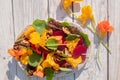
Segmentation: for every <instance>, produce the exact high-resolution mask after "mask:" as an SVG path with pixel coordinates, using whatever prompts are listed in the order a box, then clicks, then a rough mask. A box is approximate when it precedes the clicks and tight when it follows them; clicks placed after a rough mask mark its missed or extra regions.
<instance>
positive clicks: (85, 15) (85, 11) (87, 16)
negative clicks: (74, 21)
mask: <svg viewBox="0 0 120 80" xmlns="http://www.w3.org/2000/svg"><path fill="white" fill-rule="evenodd" d="M78 19H79V20H80V21H81V23H82V25H83V26H85V24H86V23H87V21H89V20H93V19H94V16H93V11H92V7H91V6H89V5H88V6H83V7H82V14H81V15H80V16H78Z"/></svg>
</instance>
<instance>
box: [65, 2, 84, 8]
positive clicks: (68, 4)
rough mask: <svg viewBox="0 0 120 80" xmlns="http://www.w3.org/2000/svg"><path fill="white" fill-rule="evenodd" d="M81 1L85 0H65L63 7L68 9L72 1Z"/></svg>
mask: <svg viewBox="0 0 120 80" xmlns="http://www.w3.org/2000/svg"><path fill="white" fill-rule="evenodd" d="M80 1H83V0H63V8H64V9H65V10H67V9H68V8H69V7H70V6H71V5H72V2H80Z"/></svg>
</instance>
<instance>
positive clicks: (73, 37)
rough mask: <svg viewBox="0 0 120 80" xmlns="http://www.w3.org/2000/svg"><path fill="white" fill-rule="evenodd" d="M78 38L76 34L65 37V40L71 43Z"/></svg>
mask: <svg viewBox="0 0 120 80" xmlns="http://www.w3.org/2000/svg"><path fill="white" fill-rule="evenodd" d="M76 38H78V36H77V35H76V34H69V35H68V36H67V37H66V40H67V41H71V40H74V39H76Z"/></svg>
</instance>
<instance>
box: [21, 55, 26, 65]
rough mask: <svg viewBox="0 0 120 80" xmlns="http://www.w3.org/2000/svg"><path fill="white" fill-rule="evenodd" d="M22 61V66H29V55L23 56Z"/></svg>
mask: <svg viewBox="0 0 120 80" xmlns="http://www.w3.org/2000/svg"><path fill="white" fill-rule="evenodd" d="M20 61H21V63H22V64H24V65H27V64H28V55H22V56H21V57H20Z"/></svg>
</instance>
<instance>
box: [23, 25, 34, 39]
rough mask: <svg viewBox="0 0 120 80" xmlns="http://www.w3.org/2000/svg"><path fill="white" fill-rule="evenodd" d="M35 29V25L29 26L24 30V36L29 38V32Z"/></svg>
mask: <svg viewBox="0 0 120 80" xmlns="http://www.w3.org/2000/svg"><path fill="white" fill-rule="evenodd" d="M34 31H35V29H34V27H33V26H29V27H28V29H27V30H26V31H25V32H24V36H25V37H27V38H28V37H29V34H30V33H32V32H34Z"/></svg>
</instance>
